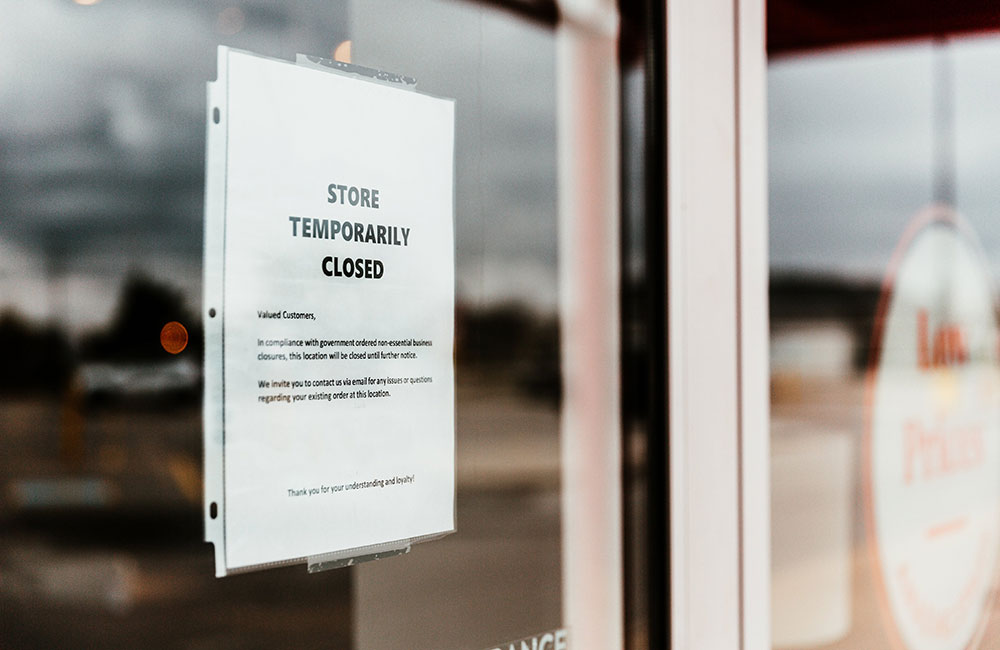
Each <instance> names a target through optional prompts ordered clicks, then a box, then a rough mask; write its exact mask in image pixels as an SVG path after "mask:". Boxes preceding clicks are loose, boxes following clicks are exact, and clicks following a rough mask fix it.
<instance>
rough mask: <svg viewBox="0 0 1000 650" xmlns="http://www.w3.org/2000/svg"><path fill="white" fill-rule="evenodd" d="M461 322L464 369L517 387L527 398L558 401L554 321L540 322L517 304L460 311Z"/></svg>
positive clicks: (460, 355) (459, 346)
mask: <svg viewBox="0 0 1000 650" xmlns="http://www.w3.org/2000/svg"><path fill="white" fill-rule="evenodd" d="M456 316H457V318H456V320H457V323H456V352H457V356H458V362H459V364H460V365H461V366H465V367H468V368H473V369H476V370H480V371H483V372H485V373H487V374H489V375H490V376H491V377H493V378H494V379H497V380H501V381H508V382H512V383H514V384H515V385H516V386H517V387H518V388H519V389H520V390H522V391H523V392H525V393H526V394H528V395H531V396H534V397H538V398H540V399H545V400H556V401H557V400H558V399H559V396H560V394H561V389H562V387H561V375H560V365H559V326H558V321H557V319H556V318H555V317H554V316H551V317H541V316H538V315H537V314H535V313H534V312H532V311H531V310H530V309H528V308H526V307H524V306H523V305H520V304H516V303H506V304H500V305H494V306H490V307H485V308H480V309H476V310H472V309H468V308H463V307H462V306H459V308H458V310H457V314H456Z"/></svg>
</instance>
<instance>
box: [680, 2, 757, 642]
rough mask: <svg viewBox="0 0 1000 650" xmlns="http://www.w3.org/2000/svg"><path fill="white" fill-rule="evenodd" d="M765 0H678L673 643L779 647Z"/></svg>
mask: <svg viewBox="0 0 1000 650" xmlns="http://www.w3.org/2000/svg"><path fill="white" fill-rule="evenodd" d="M764 25H765V20H764V4H763V2H762V0H669V1H668V2H667V26H666V29H667V32H666V33H667V39H666V40H667V53H666V57H667V98H666V99H667V143H666V147H667V178H666V186H667V259H668V279H667V287H668V289H667V294H668V295H667V299H668V314H667V323H668V325H667V331H668V360H669V370H668V383H669V389H668V391H669V399H668V404H669V406H668V423H669V425H668V427H669V479H668V480H669V484H670V512H671V515H670V581H671V588H670V592H671V595H670V602H671V604H670V610H671V611H670V614H669V615H670V620H671V639H672V646H673V647H674V648H721V649H730V648H732V649H734V650H735V649H748V650H749V649H754V650H757V649H759V650H765V649H767V648H769V647H770V578H769V576H770V563H769V555H770V552H769V547H770V541H769V540H770V518H769V493H770V492H769V490H770V484H769V440H768V438H769V434H768V431H769V427H768V399H769V397H768V384H769V376H768V348H767V341H768V338H767V175H766V136H765V110H766V108H765V104H766V84H765V75H766V54H765V48H764Z"/></svg>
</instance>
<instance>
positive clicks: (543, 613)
mask: <svg viewBox="0 0 1000 650" xmlns="http://www.w3.org/2000/svg"><path fill="white" fill-rule="evenodd" d="M598 4H600V3H598ZM4 8H5V11H4V15H5V19H4V20H3V21H2V25H0V43H2V44H3V45H0V48H2V49H4V54H5V56H4V57H2V62H0V78H2V79H3V80H4V83H3V84H2V87H3V90H2V91H0V115H2V116H3V117H2V118H0V197H2V200H0V429H2V432H0V481H2V482H3V485H2V490H3V492H2V493H3V494H4V498H3V499H2V500H0V531H2V532H0V575H2V578H0V645H3V646H4V647H5V648H61V647H74V648H75V647H81V646H84V647H106V648H116V647H120V648H133V647H137V646H141V647H147V648H199V647H203V648H208V647H211V648H225V647H233V648H236V647H239V648H252V647H259V648H273V647H301V648H306V647H317V648H319V647H323V648H329V647H336V648H351V647H355V648H359V649H373V650H374V649H386V650H388V649H390V648H414V647H425V648H436V649H441V650H444V649H447V648H456V649H457V648H483V649H484V650H485V649H487V648H505V649H506V648H508V647H510V645H511V644H513V643H514V642H515V641H518V640H521V639H527V641H526V643H527V644H529V645H531V644H533V643H534V644H539V647H546V648H549V647H551V648H560V647H563V648H565V647H573V648H601V649H602V650H603V649H606V648H612V647H617V645H619V644H620V643H621V626H622V617H623V614H622V611H621V598H622V595H621V594H622V590H623V587H622V577H621V574H622V569H621V557H620V554H621V551H620V547H621V537H622V529H621V514H620V509H621V494H620V480H619V471H620V461H619V458H620V451H619V447H620V437H619V433H618V432H619V416H620V412H619V409H618V399H619V394H618V387H619V375H618V372H619V367H618V361H617V359H618V352H619V338H618V330H617V324H618V302H617V295H618V278H619V275H618V266H617V262H618V245H619V240H618V223H619V222H618V216H617V215H618V203H617V199H618V195H617V187H618V186H617V178H618V167H617V148H618V141H617V133H618V123H617V121H616V118H617V112H616V108H617V106H618V95H617V77H616V74H617V72H616V71H617V68H616V63H615V55H614V52H615V46H616V42H617V40H616V38H617V36H616V34H617V32H616V25H617V22H616V21H617V11H616V9H615V7H614V6H613V5H611V4H608V3H605V4H600V6H599V7H598V9H599V11H597V12H596V13H593V15H591V14H588V13H587V12H577V13H575V14H573V15H574V18H573V20H559V12H558V11H557V9H556V7H555V6H554V5H551V4H547V3H518V2H497V3H474V2H459V1H443V0H421V1H420V2H400V1H398V0H379V1H377V2H370V1H365V2H354V1H353V0H350V1H349V0H343V1H339V2H327V1H323V2H316V1H313V0H293V1H289V2H282V3H272V2H258V1H255V0H233V1H232V2H214V1H213V2H188V1H186V0H171V1H170V2H139V3H120V2H116V1H114V0H75V1H70V0H45V1H44V2H37V3H31V4H30V5H23V6H22V5H21V4H18V3H7V5H6V6H5V7H4ZM577 9H579V7H577ZM588 16H590V17H588ZM220 45H222V46H227V47H231V48H236V49H240V50H245V51H249V52H252V53H255V54H259V55H262V56H265V57H270V58H272V59H279V60H284V61H294V60H295V57H296V55H297V54H300V53H301V54H306V55H310V56H314V57H320V58H323V59H326V60H330V61H333V60H335V61H339V62H341V63H347V64H352V65H357V66H362V67H364V68H368V69H377V70H381V71H388V72H390V73H397V74H399V75H404V76H407V77H410V78H412V79H414V80H416V88H417V92H422V93H426V94H428V95H433V96H437V97H447V98H453V99H454V100H455V115H456V119H455V159H454V165H455V183H454V235H455V250H454V257H455V264H454V267H455V268H454V271H455V288H454V289H455V304H454V320H455V339H454V363H455V366H454V367H455V395H456V398H455V416H456V417H455V422H456V425H455V458H456V468H457V469H456V473H455V479H456V480H455V485H456V490H455V499H456V512H457V517H456V521H457V525H456V532H455V533H454V534H451V535H449V536H447V537H445V538H443V539H441V540H438V541H433V542H428V543H425V544H417V545H414V546H413V548H412V550H411V551H410V552H409V553H407V554H405V555H401V556H398V557H393V558H388V559H383V560H379V561H376V562H370V563H365V564H362V565H359V566H354V567H350V568H342V569H336V570H330V571H324V572H321V573H317V574H308V573H307V572H306V567H305V566H303V565H301V564H300V565H293V566H285V567H280V568H272V569H269V570H266V571H260V572H252V573H246V574H241V575H233V576H229V577H226V578H224V579H216V578H214V577H213V574H214V570H213V553H212V550H211V547H209V546H208V545H206V544H204V542H203V541H202V538H203V532H204V531H203V524H204V523H205V522H210V521H211V520H212V519H213V518H214V517H216V516H217V513H215V512H213V511H212V510H211V509H210V508H209V507H207V506H206V504H203V498H202V494H203V465H202V453H203V452H202V431H201V422H202V390H203V384H204V380H203V378H204V374H203V372H204V364H205V363H208V362H212V360H211V359H209V360H207V361H206V359H205V358H204V356H203V355H204V346H203V334H202V332H203V330H204V327H205V323H206V321H207V320H208V319H212V318H216V317H217V314H216V313H215V312H214V309H212V310H209V309H208V308H207V306H206V305H205V304H204V303H203V301H202V293H203V290H204V287H203V285H202V275H203V246H204V239H203V237H204V234H203V233H204V213H205V206H204V196H205V187H204V182H205V177H206V170H205V164H206V163H205V148H206V140H205V133H206V126H207V124H208V123H209V122H210V121H211V120H212V115H211V113H210V112H208V111H207V106H206V97H205V84H206V83H207V82H209V81H212V80H214V79H215V78H216V75H217V70H216V61H217V48H218V47H219V46H220ZM261 182H266V179H261ZM248 326H249V324H248ZM203 508H204V512H203ZM567 635H568V636H567ZM567 639H569V641H567ZM546 643H548V644H549V645H546ZM567 643H568V644H569V645H566V644H567ZM515 647H520V646H517V645H515ZM531 647H533V648H534V647H535V646H534V645H531Z"/></svg>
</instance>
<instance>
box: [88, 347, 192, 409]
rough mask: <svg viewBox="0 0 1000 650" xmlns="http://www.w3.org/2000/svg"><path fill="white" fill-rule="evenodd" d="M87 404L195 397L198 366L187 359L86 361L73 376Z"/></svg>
mask: <svg viewBox="0 0 1000 650" xmlns="http://www.w3.org/2000/svg"><path fill="white" fill-rule="evenodd" d="M74 384H75V386H76V388H77V389H78V390H79V391H80V393H81V396H82V398H83V400H84V402H85V403H86V404H87V405H90V406H100V405H110V404H115V405H135V406H161V405H170V404H176V403H179V402H184V401H192V400H197V399H198V397H199V396H200V394H201V369H200V368H199V367H198V366H197V364H195V363H194V362H193V361H191V359H189V358H180V359H170V360H167V361H141V362H132V363H109V362H87V363H83V364H81V365H80V366H79V368H78V369H77V372H76V377H75V379H74Z"/></svg>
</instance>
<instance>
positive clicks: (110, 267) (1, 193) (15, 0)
mask: <svg viewBox="0 0 1000 650" xmlns="http://www.w3.org/2000/svg"><path fill="white" fill-rule="evenodd" d="M347 4H348V0H340V1H339V2H336V1H331V0H296V1H294V2H278V1H276V0H226V1H216V0H131V1H130V2H115V1H112V0H104V1H102V2H100V3H98V4H97V5H95V6H92V7H82V6H77V5H75V4H73V3H72V2H71V1H70V0H32V1H31V2H21V1H20V0H0V12H2V15H3V17H4V18H3V20H2V21H0V308H2V307H3V306H4V305H11V304H13V305H14V306H16V307H18V308H19V309H21V310H22V311H25V312H27V313H29V314H31V315H33V316H36V317H46V316H53V317H55V318H58V319H61V320H63V322H66V323H67V324H69V325H71V326H72V327H73V328H74V329H78V328H80V327H83V326H87V325H90V324H94V323H98V322H101V321H103V320H104V319H105V318H106V317H107V315H108V312H109V310H110V309H111V308H112V307H113V301H114V298H115V297H116V292H117V288H118V286H119V284H120V282H121V280H122V279H123V276H124V274H125V273H126V272H127V271H128V270H129V269H142V270H146V271H147V272H149V273H151V274H153V275H154V276H157V277H161V278H170V279H172V281H173V282H174V283H175V284H177V285H179V286H181V287H183V288H184V289H185V291H186V292H187V294H188V296H189V301H190V302H191V304H192V305H193V306H195V305H198V303H199V301H200V284H201V255H202V193H203V179H204V129H205V126H204V114H205V82H206V81H208V80H210V79H213V78H214V76H215V50H216V46H217V45H218V44H220V43H222V44H226V45H231V46H233V47H238V48H242V49H247V50H251V51H254V52H259V53H262V54H267V55H270V56H275V57H280V58H285V59H294V55H295V53H296V52H305V53H310V54H319V55H322V56H329V55H330V52H331V51H332V49H333V48H334V47H335V46H336V45H337V44H338V43H339V42H340V41H341V40H343V39H345V38H348V37H349V35H352V34H353V32H356V33H357V34H356V36H355V39H356V45H355V49H354V58H355V61H356V62H358V63H362V64H367V65H373V66H378V67H383V68H386V69H390V70H398V71H400V72H404V73H406V74H410V75H412V76H415V77H417V78H418V79H419V80H420V88H421V89H422V90H424V91H426V92H430V93H434V94H439V95H447V96H451V97H455V98H456V99H457V100H458V103H457V112H458V116H459V117H458V120H459V128H458V138H457V150H458V151H457V163H458V164H457V169H458V176H459V178H458V181H459V183H458V190H457V207H458V264H459V288H460V291H464V292H465V293H466V294H468V297H469V298H471V299H476V300H478V299H481V298H482V297H483V296H486V297H489V298H504V297H515V296H521V297H523V298H525V299H527V300H529V301H530V302H534V303H536V304H538V305H540V306H550V305H551V304H553V303H554V299H555V280H554V277H555V262H554V260H555V196H554V191H553V188H554V186H555V159H554V157H555V143H554V99H553V98H554V89H553V88H554V83H553V80H554V70H553V52H552V43H551V36H550V35H548V34H546V33H545V32H536V31H535V30H534V29H532V28H527V27H524V26H523V25H519V24H517V23H516V22H515V21H513V20H512V19H509V18H508V17H506V16H503V17H496V16H494V15H493V14H492V13H491V14H490V15H489V16H488V17H487V18H486V19H483V18H481V15H480V14H481V12H480V11H479V10H478V9H474V8H470V7H469V6H468V5H466V4H464V3H455V2H451V3H447V4H442V3H438V2H433V3H430V2H420V3H417V2H408V1H407V2H404V1H401V0H392V1H391V2H390V1H386V0H382V1H379V2H369V1H364V2H362V1H359V2H354V3H352V6H351V7H350V8H349V7H348V6H347ZM233 7H236V9H233ZM352 13H357V14H358V16H357V17H356V18H354V19H353V21H352V26H351V28H350V29H349V25H348V15H349V14H352ZM233 32H235V33H233ZM532 65H535V66H538V69H537V70H533V71H531V73H530V74H526V69H527V68H529V67H530V66H532ZM487 206H488V207H487Z"/></svg>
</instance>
